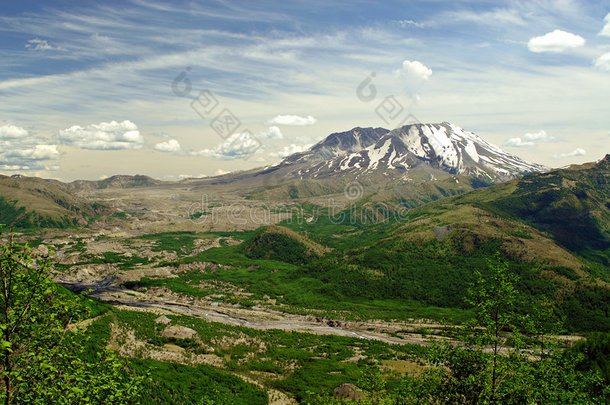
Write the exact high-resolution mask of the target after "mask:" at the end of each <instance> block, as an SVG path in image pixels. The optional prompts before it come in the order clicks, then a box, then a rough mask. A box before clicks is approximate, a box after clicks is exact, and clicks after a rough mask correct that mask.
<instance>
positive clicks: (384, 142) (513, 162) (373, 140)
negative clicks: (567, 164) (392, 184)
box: [274, 122, 548, 184]
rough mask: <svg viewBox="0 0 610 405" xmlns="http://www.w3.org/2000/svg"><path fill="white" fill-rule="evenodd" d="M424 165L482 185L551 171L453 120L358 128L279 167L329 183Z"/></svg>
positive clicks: (292, 175)
mask: <svg viewBox="0 0 610 405" xmlns="http://www.w3.org/2000/svg"><path fill="white" fill-rule="evenodd" d="M421 166H428V167H430V168H431V169H437V170H441V171H444V172H447V173H449V174H455V175H461V176H467V177H470V178H473V179H476V180H478V181H479V182H481V183H482V184H494V183H499V182H504V181H507V180H510V179H513V178H516V177H520V176H522V175H525V174H529V173H535V172H543V171H546V170H548V169H547V168H546V167H544V166H541V165H538V164H534V163H529V162H526V161H524V160H523V159H521V158H519V157H517V156H514V155H511V154H509V153H507V152H505V151H503V150H502V149H500V148H499V147H497V146H495V145H492V144H490V143H488V142H486V141H485V140H483V139H482V138H480V137H479V136H477V135H475V134H473V133H472V132H468V131H465V130H464V129H462V128H460V127H458V126H456V125H453V124H450V123H447V122H443V123H441V124H412V125H407V126H404V127H401V128H397V129H395V130H393V131H388V130H386V129H383V128H354V129H352V130H351V131H347V132H342V133H336V134H332V135H330V136H328V137H327V138H326V139H324V140H323V141H321V142H319V143H318V144H316V145H314V146H313V147H312V148H311V149H310V150H308V151H306V152H303V153H298V154H294V155H291V156H288V157H287V158H285V159H284V160H283V161H282V162H280V163H279V164H278V165H276V166H274V169H275V170H280V171H282V172H283V173H284V176H285V177H286V178H295V179H323V178H328V177H332V176H337V175H349V174H351V175H356V176H357V177H359V176H361V175H365V174H371V173H372V172H378V171H383V172H385V173H386V174H389V175H391V174H395V175H396V174H398V175H402V174H404V173H407V172H409V171H410V170H412V169H414V168H421Z"/></svg>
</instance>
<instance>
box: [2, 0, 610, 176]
mask: <svg viewBox="0 0 610 405" xmlns="http://www.w3.org/2000/svg"><path fill="white" fill-rule="evenodd" d="M0 52H1V55H2V57H1V58H0V112H1V114H0V173H4V174H14V173H24V174H29V175H38V176H44V177H51V178H59V179H64V180H72V179H76V178H88V179H97V178H100V177H103V176H108V175H112V174H117V173H121V174H136V173H139V174H147V175H151V176H153V177H157V178H162V179H179V178H181V177H185V176H201V175H215V174H219V173H224V172H227V171H234V170H241V169H246V168H251V167H257V166H264V165H268V164H272V163H275V162H277V161H279V160H280V159H281V158H282V157H283V156H285V155H286V154H288V153H291V152H295V151H299V150H302V149H304V148H306V147H308V145H311V144H312V143H314V142H316V141H318V140H320V139H321V138H323V137H325V136H326V135H328V134H330V133H332V132H336V131H343V130H347V129H350V128H353V127H355V126H383V127H386V128H390V129H391V128H393V127H395V126H397V125H399V124H400V123H401V122H403V121H404V119H408V121H409V122H411V121H416V120H417V121H421V122H442V121H449V122H452V123H454V124H456V125H459V126H461V127H463V128H465V129H467V130H470V131H473V132H475V133H477V134H478V135H480V136H481V137H483V138H485V139H486V140H488V141H490V142H492V143H495V144H497V145H500V146H502V147H503V148H504V149H506V150H507V151H509V152H511V153H515V154H517V155H519V156H521V157H523V158H525V159H527V160H531V161H534V162H538V163H542V164H546V165H549V166H554V167H557V166H563V165H566V164H570V163H578V162H584V161H592V160H596V159H599V158H601V157H603V155H604V154H605V153H610V114H609V112H610V97H609V96H608V95H609V94H610V1H596V2H593V1H591V2H584V1H580V2H578V1H569V0H558V1H542V0H538V1H536V0H534V1H532V0H530V1H505V2H499V1H384V2H373V1H334V2H333V1H330V2H327V1H307V2H299V1H293V2H290V1H283V2H278V1H259V2H245V1H244V2H239V1H231V2H229V1H188V2H178V1H174V2H171V3H169V2H168V3H163V2H158V1H148V0H133V1H104V2H69V1H15V2H7V1H3V2H2V7H1V8H0ZM367 79H368V80H369V81H366V80H367ZM187 83H188V84H187ZM172 84H174V86H173V87H172ZM371 86H372V87H371ZM358 89H360V90H358ZM371 89H374V91H375V94H374V97H372V95H371ZM388 102H391V103H399V104H400V108H399V107H397V104H392V105H394V107H396V108H397V109H396V110H394V111H395V112H396V114H394V115H393V113H392V114H389V113H387V111H388V110H387V108H386V110H383V108H382V109H381V110H380V108H381V107H384V106H385V107H387V105H388V104H383V103H388ZM208 110H209V111H208ZM383 111H386V113H385V115H384V113H383ZM388 114H389V115H388ZM217 117H218V118H217ZM408 117H409V118H408ZM215 119H216V120H215Z"/></svg>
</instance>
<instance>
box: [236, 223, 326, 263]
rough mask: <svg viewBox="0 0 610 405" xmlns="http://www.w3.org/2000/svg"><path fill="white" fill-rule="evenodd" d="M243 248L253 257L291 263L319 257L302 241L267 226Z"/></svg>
mask: <svg viewBox="0 0 610 405" xmlns="http://www.w3.org/2000/svg"><path fill="white" fill-rule="evenodd" d="M243 249H244V252H245V253H246V255H247V256H248V257H250V258H253V259H266V260H278V261H282V262H286V263H291V264H305V263H308V262H310V261H311V260H312V259H313V258H316V257H317V255H316V254H315V253H314V252H312V251H311V250H310V249H308V248H307V246H305V244H303V243H302V242H300V241H298V240H296V239H294V238H291V237H290V236H288V235H286V234H283V233H279V232H274V231H269V230H267V229H266V228H262V229H261V230H260V231H259V232H258V233H257V234H255V235H254V237H252V238H251V239H250V240H248V241H246V242H245V243H244V246H243Z"/></svg>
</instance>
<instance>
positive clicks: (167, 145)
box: [155, 139, 181, 152]
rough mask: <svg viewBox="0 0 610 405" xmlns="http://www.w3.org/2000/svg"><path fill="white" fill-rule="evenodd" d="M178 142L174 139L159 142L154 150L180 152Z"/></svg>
mask: <svg viewBox="0 0 610 405" xmlns="http://www.w3.org/2000/svg"><path fill="white" fill-rule="evenodd" d="M180 149H181V148H180V143H179V142H178V141H177V140H175V139H170V140H169V141H165V142H160V143H158V144H156V145H155V150H158V151H159V152H180Z"/></svg>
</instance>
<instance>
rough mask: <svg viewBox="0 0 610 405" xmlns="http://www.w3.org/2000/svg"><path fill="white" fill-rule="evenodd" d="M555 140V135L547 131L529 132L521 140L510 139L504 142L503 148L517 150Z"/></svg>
mask: <svg viewBox="0 0 610 405" xmlns="http://www.w3.org/2000/svg"><path fill="white" fill-rule="evenodd" d="M554 140H555V137H554V136H553V135H549V134H547V133H546V131H538V132H531V133H530V132H528V133H527V134H525V135H523V136H522V137H521V138H510V139H508V140H507V141H506V142H504V144H503V146H512V147H515V148H525V147H529V146H534V145H536V143H538V142H552V141H554Z"/></svg>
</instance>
